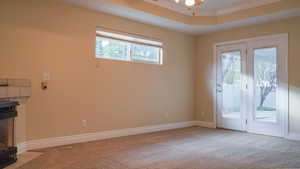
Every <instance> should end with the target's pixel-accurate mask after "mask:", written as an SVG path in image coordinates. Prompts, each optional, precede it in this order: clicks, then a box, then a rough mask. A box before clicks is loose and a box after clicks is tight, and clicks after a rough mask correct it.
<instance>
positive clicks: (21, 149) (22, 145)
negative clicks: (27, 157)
mask: <svg viewBox="0 0 300 169" xmlns="http://www.w3.org/2000/svg"><path fill="white" fill-rule="evenodd" d="M17 147H18V154H22V153H25V152H26V151H27V150H26V143H25V142H24V143H20V144H18V145H17Z"/></svg>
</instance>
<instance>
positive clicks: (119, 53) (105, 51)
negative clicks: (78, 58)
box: [96, 37, 130, 60]
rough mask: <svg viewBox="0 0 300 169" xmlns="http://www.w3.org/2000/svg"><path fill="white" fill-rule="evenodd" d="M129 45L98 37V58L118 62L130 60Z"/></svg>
mask: <svg viewBox="0 0 300 169" xmlns="http://www.w3.org/2000/svg"><path fill="white" fill-rule="evenodd" d="M129 45H130V44H129V43H126V42H124V41H118V40H114V39H108V38H103V37H96V57H97V58H108V59H117V60H129Z"/></svg>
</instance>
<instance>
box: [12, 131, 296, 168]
mask: <svg viewBox="0 0 300 169" xmlns="http://www.w3.org/2000/svg"><path fill="white" fill-rule="evenodd" d="M41 151H43V152H44V154H43V155H41V156H39V157H38V158H36V159H34V160H32V161H30V162H28V163H27V164H25V165H23V166H21V167H19V168H18V169H263V168H300V142H296V141H288V140H284V139H280V138H275V137H268V136H261V135H254V134H247V133H240V132H234V131H227V130H216V129H205V128H200V127H191V128H185V129H178V130H171V131H164V132H157V133H150V134H143V135H136V136H128V137H122V138H114V139H109V140H103V141H96V142H90V143H82V144H75V145H71V146H64V147H57V148H50V149H45V150H41Z"/></svg>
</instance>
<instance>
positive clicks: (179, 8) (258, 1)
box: [144, 0, 281, 16]
mask: <svg viewBox="0 0 300 169" xmlns="http://www.w3.org/2000/svg"><path fill="white" fill-rule="evenodd" d="M144 1H145V2H148V3H152V4H155V5H157V6H160V7H163V8H167V9H170V10H172V11H175V12H178V13H180V14H184V15H188V16H192V13H191V11H190V10H189V9H188V8H187V7H185V6H184V5H183V4H176V3H174V2H172V1H169V0H159V1H153V0H144ZM279 1H281V0H252V1H251V0H249V1H247V2H246V3H240V4H237V5H234V6H232V7H229V8H225V9H220V10H205V9H203V8H199V9H198V10H197V11H196V16H220V15H224V14H229V13H234V12H238V11H241V10H245V9H250V8H255V7H259V6H263V5H267V4H271V3H276V2H279Z"/></svg>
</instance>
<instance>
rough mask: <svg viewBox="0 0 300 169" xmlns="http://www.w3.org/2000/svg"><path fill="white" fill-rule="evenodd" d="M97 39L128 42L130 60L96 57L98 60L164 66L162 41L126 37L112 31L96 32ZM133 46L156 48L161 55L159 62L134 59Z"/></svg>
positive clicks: (131, 36) (132, 36)
mask: <svg viewBox="0 0 300 169" xmlns="http://www.w3.org/2000/svg"><path fill="white" fill-rule="evenodd" d="M96 37H101V38H107V39H111V40H117V41H122V42H126V43H128V44H129V51H128V52H129V54H128V55H129V60H122V59H113V58H104V57H101V56H100V57H99V56H96V54H95V57H96V59H106V60H117V61H126V62H137V63H147V64H156V65H162V64H163V43H162V42H160V41H156V40H149V39H146V38H141V37H140V36H136V35H132V34H128V35H126V34H125V33H118V32H117V33H115V32H112V31H103V30H97V31H96ZM132 45H144V46H149V47H155V48H159V53H158V62H154V61H147V60H139V59H133V56H132V50H131V49H132Z"/></svg>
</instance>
